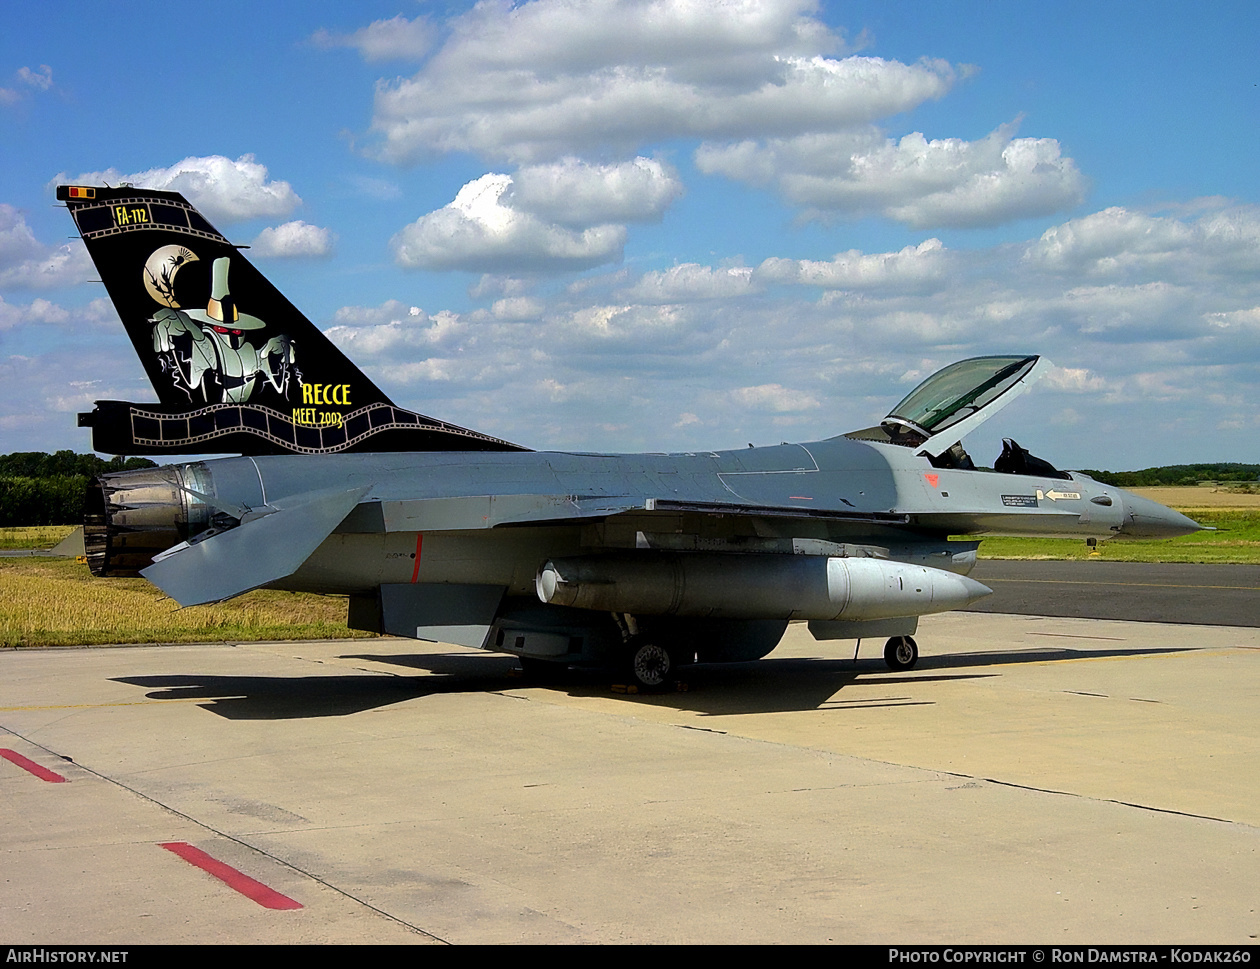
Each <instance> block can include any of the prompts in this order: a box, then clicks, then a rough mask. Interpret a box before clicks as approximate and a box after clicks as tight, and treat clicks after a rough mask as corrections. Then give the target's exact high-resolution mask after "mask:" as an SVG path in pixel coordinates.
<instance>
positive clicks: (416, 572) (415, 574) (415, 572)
mask: <svg viewBox="0 0 1260 969" xmlns="http://www.w3.org/2000/svg"><path fill="white" fill-rule="evenodd" d="M423 544H424V532H416V567H415V568H414V569H412V570H411V581H412V582H415V581H416V579H417V578H419V577H420V546H421V545H423Z"/></svg>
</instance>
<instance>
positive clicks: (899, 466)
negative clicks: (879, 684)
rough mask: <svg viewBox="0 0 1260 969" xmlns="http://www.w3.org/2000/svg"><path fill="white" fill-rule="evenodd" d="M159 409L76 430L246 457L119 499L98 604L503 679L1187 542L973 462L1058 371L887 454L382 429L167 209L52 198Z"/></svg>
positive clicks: (877, 614)
mask: <svg viewBox="0 0 1260 969" xmlns="http://www.w3.org/2000/svg"><path fill="white" fill-rule="evenodd" d="M57 198H58V199H60V200H62V201H64V202H65V203H66V205H67V207H68V208H69V210H70V214H71V215H72V216H73V217H74V220H75V223H76V225H77V226H78V229H79V233H80V234H81V235H82V237H83V240H84V242H85V243H86V244H87V248H88V252H89V253H90V254H91V257H92V259H93V260H94V261H95V263H96V266H97V268H98V269H99V270H100V274H101V279H102V281H103V282H104V284H105V287H106V289H107V290H108V292H109V295H110V298H111V299H112V300H113V302H114V305H115V306H116V307H117V309H118V313H119V315H120V316H121V318H122V321H123V324H124V326H125V327H126V329H127V333H128V335H129V336H130V338H131V341H132V343H133V344H134V345H135V348H136V351H137V352H138V353H139V355H140V358H141V360H142V361H143V363H144V366H145V369H146V371H147V373H148V376H149V379H150V381H151V382H152V384H153V387H154V388H155V390H156V391H157V396H158V398H159V400H158V402H157V403H149V404H144V403H131V402H123V401H97V403H96V408H95V409H94V410H93V411H92V412H91V413H88V414H81V415H80V419H79V421H80V424H81V425H82V426H86V427H90V428H91V429H92V439H93V447H94V448H95V450H97V451H103V452H107V453H115V454H128V455H137V454H147V455H159V454H160V455H180V454H186V455H201V454H214V453H223V454H233V455H240V456H239V457H224V458H219V459H216V460H210V461H195V462H191V463H183V464H171V465H167V466H165V467H161V468H156V469H148V470H142V471H130V472H124V473H119V474H107V475H103V476H101V477H100V478H97V479H96V480H94V481H93V482H92V483H91V484H90V486H89V494H88V511H87V517H86V522H85V526H84V540H85V546H86V551H87V556H88V561H89V564H90V566H91V569H92V571H93V572H94V573H95V574H96V575H98V576H134V575H143V576H144V577H145V578H147V579H148V580H149V581H150V582H152V583H153V584H154V585H156V586H157V587H158V588H159V589H161V590H162V591H163V592H165V593H166V594H167V595H169V596H170V597H171V598H173V599H175V600H176V601H178V602H179V603H181V604H183V605H186V606H188V605H195V604H198V603H206V602H218V601H222V600H224V599H230V598H232V597H233V596H237V595H240V594H241V593H243V592H246V591H248V590H250V589H256V588H259V587H262V586H266V587H268V588H273V589H289V590H298V591H307V592H318V593H323V594H325V595H336V596H344V597H346V599H347V600H348V603H349V624H350V626H351V627H352V628H355V629H365V630H371V631H375V632H380V633H389V634H394V635H399V636H409V637H414V638H417V639H426V640H434V641H438V642H446V643H455V644H460V645H464V646H472V647H478V648H482V649H488V650H497V651H501V652H505V653H511V654H514V655H516V656H518V657H519V658H520V661H521V664H522V666H524V667H525V669H526V670H527V672H528V671H531V670H535V671H536V670H547V669H551V668H556V667H558V666H559V665H595V664H599V665H607V666H615V667H617V668H619V669H620V670H621V671H622V672H623V673H624V675H625V676H626V677H628V678H629V679H630V680H631V681H632V682H633V683H635V684H637V685H638V686H640V687H642V688H647V689H651V688H659V687H661V686H663V685H665V684H668V683H669V682H671V681H672V680H673V679H674V678H676V676H677V671H678V668H679V667H681V666H684V665H686V664H689V663H695V662H704V663H720V662H739V661H750V660H757V659H760V658H762V657H764V656H765V655H767V654H768V653H769V652H770V651H771V650H773V649H774V648H775V646H776V645H777V644H778V642H779V640H780V638H781V637H782V636H783V633H784V630H785V629H786V628H787V624H788V623H789V622H791V621H793V620H799V621H806V622H808V624H809V630H810V632H811V633H812V634H813V635H814V636H815V637H817V638H818V639H863V638H868V637H879V638H884V637H887V645H886V646H885V649H884V658H885V660H886V662H887V664H888V666H889V667H891V668H892V669H894V670H903V669H909V668H910V667H912V666H914V664H915V662H916V661H917V659H918V646H917V644H916V643H915V641H914V638H913V636H914V633H915V632H916V630H917V626H918V618H919V616H922V615H927V614H930V613H936V612H945V611H948V610H951V609H958V608H961V607H964V606H966V605H967V604H969V603H971V602H974V601H976V600H977V599H979V598H981V597H983V596H985V595H988V594H989V592H990V590H989V589H988V588H986V587H985V586H983V585H981V584H980V583H979V582H976V581H974V580H973V579H970V578H967V573H968V572H969V571H971V568H972V566H973V565H974V564H975V560H976V547H977V545H978V542H962V541H951V540H950V538H949V536H950V535H957V534H969V535H982V534H994V535H997V534H1001V535H1043V536H1062V537H1079V538H1082V539H1088V538H1095V539H1115V538H1146V537H1156V536H1171V535H1179V534H1186V533H1189V532H1193V531H1196V530H1197V529H1198V528H1199V526H1198V525H1197V524H1196V523H1195V522H1193V521H1191V520H1190V519H1189V518H1186V517H1185V516H1183V515H1180V514H1178V513H1177V512H1175V511H1172V510H1170V509H1168V508H1165V507H1163V506H1162V505H1159V504H1156V503H1154V502H1152V501H1148V500H1146V499H1143V498H1140V497H1138V496H1136V495H1132V494H1129V493H1127V492H1124V491H1121V490H1120V489H1118V488H1113V487H1110V486H1107V485H1103V484H1100V483H1099V482H1097V481H1094V480H1093V479H1092V478H1089V477H1087V476H1086V475H1083V474H1080V473H1076V472H1071V473H1069V472H1065V471H1060V470H1058V469H1056V468H1055V467H1054V466H1053V465H1051V464H1050V463H1049V462H1047V461H1045V460H1042V459H1040V458H1037V457H1034V456H1033V455H1031V454H1029V453H1028V452H1027V451H1026V450H1024V449H1023V448H1021V447H1020V446H1019V445H1018V444H1016V443H1015V442H1014V441H1012V440H1007V441H1006V445H1005V448H1004V449H1003V452H1002V454H1001V455H1000V457H998V459H997V460H996V461H995V463H994V468H993V470H987V469H982V468H977V467H976V466H975V464H974V463H973V462H972V459H971V458H970V457H969V456H968V454H967V452H966V450H964V448H963V445H962V441H963V438H964V437H965V436H966V435H967V434H968V433H969V432H970V431H972V430H974V429H975V428H976V427H977V426H978V425H979V424H980V423H981V422H983V421H985V420H987V419H988V418H989V417H991V416H992V415H993V414H994V413H995V412H996V411H997V410H999V409H1000V408H1001V407H1003V406H1005V405H1006V404H1007V403H1009V402H1010V401H1011V400H1012V399H1014V398H1015V397H1017V396H1019V395H1020V394H1022V393H1023V392H1024V391H1025V390H1027V389H1028V388H1029V386H1030V385H1031V384H1032V383H1033V381H1035V380H1036V379H1037V378H1038V377H1040V376H1041V374H1042V373H1043V372H1044V371H1045V370H1046V369H1047V368H1048V366H1049V364H1048V362H1047V361H1046V360H1043V359H1041V358H1040V357H1038V356H1035V355H1023V354H1020V355H1006V356H988V357H976V358H973V359H969V360H963V361H961V362H959V363H955V364H953V365H951V366H948V367H946V368H945V369H943V370H941V371H940V372H938V373H936V374H934V375H932V376H931V377H929V378H928V379H927V380H925V381H924V382H923V383H922V384H920V385H919V386H918V387H917V388H915V389H914V391H912V392H911V393H910V395H909V396H908V397H906V398H905V399H904V400H902V401H901V402H900V403H899V404H897V406H896V407H894V408H893V409H892V410H891V411H890V412H889V414H888V416H887V417H886V418H884V420H883V421H882V422H881V423H880V424H879V425H878V426H875V427H870V428H865V429H863V430H858V431H853V432H851V433H848V434H842V435H839V436H837V437H832V438H827V439H826V440H822V441H810V442H806V443H803V444H783V445H779V446H775V447H760V448H748V449H746V450H738V451H696V452H689V453H685V454H576V453H562V452H546V451H531V450H529V449H527V448H525V447H521V446H519V445H516V444H511V443H509V442H507V441H503V440H499V439H498V438H494V437H491V436H489V435H486V434H480V433H477V432H476V431H471V430H467V429H466V428H462V427H457V426H455V425H452V424H446V423H443V422H442V421H439V420H435V419H433V418H430V417H425V416H423V415H421V414H417V413H414V412H412V411H409V410H405V409H403V408H401V407H398V406H396V405H395V404H394V403H393V402H392V401H391V400H390V399H389V398H388V397H387V396H386V395H385V394H384V393H382V392H381V390H380V389H379V388H377V387H376V385H375V384H373V383H372V381H371V380H370V379H368V377H367V376H365V375H364V374H363V373H362V372H360V371H359V370H358V369H356V368H355V367H354V365H353V364H352V363H350V361H349V360H348V359H346V357H345V356H344V355H343V354H342V353H341V352H340V351H339V350H338V349H337V348H336V347H335V346H333V344H332V343H331V342H330V341H329V340H328V339H327V338H326V337H325V336H324V335H323V334H322V333H321V332H320V331H319V330H318V329H317V328H316V327H315V326H314V325H313V324H312V323H311V322H310V321H308V320H307V319H306V317H304V316H303V315H302V314H301V313H300V312H299V311H298V310H297V309H296V308H295V307H294V306H293V305H292V304H291V303H289V302H288V301H287V300H286V299H285V298H284V297H283V296H281V295H280V293H279V292H278V291H277V290H276V289H275V288H274V287H273V286H272V285H271V284H270V283H268V282H267V280H266V279H264V278H263V277H262V275H261V274H260V273H259V272H258V271H257V270H256V269H255V268H254V267H253V266H252V265H250V263H249V262H248V261H247V260H246V259H245V258H244V256H242V255H241V253H240V251H239V250H238V249H237V248H236V247H234V246H233V245H232V244H231V243H230V242H229V241H228V240H227V239H226V238H224V237H223V236H222V235H221V234H220V233H219V232H218V231H217V230H216V229H215V228H214V227H213V226H212V225H210V223H209V222H207V221H206V219H205V218H203V217H202V216H201V215H200V214H199V213H198V212H197V211H196V210H195V209H194V208H193V207H192V206H191V205H189V203H188V202H187V201H186V200H185V199H184V198H183V197H182V196H181V195H179V194H178V193H175V192H160V191H148V190H142V189H136V188H130V187H125V186H124V187H120V188H101V187H92V186H60V187H59V188H58V189H57Z"/></svg>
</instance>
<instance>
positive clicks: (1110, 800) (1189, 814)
mask: <svg viewBox="0 0 1260 969" xmlns="http://www.w3.org/2000/svg"><path fill="white" fill-rule="evenodd" d="M959 776H960V777H965V776H967V775H965V774H960V775H959ZM975 780H980V781H988V782H989V783H990V784H997V785H998V786H999V787H1014V788H1017V789H1019V790H1022V791H1038V792H1040V793H1042V794H1058V795H1060V796H1061V797H1078V798H1080V799H1081V800H1084V801H1097V802H1098V803H1100V804H1120V805H1123V806H1124V807H1131V808H1137V809H1138V810H1139V811H1154V812H1155V813H1156V814H1175V815H1177V816H1178V817H1182V818H1198V819H1199V820H1200V821H1216V822H1219V823H1220V824H1239V825H1243V826H1244V827H1251V825H1248V824H1246V822H1244V821H1234V820H1232V819H1230V818H1218V817H1214V816H1213V815H1211V814H1195V813H1194V812H1193V811H1178V810H1176V809H1175V808H1162V807H1154V806H1153V805H1150V804H1137V803H1135V802H1133V801H1121V800H1119V799H1117V798H1114V797H1090V796H1089V795H1088V794H1078V793H1076V792H1075V791H1056V790H1055V789H1054V788H1050V787H1036V786H1034V785H1032V784H1017V783H1015V782H1014V781H1000V780H998V779H997V778H994V777H976V778H975Z"/></svg>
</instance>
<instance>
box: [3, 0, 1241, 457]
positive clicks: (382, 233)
mask: <svg viewBox="0 0 1260 969" xmlns="http://www.w3.org/2000/svg"><path fill="white" fill-rule="evenodd" d="M1258 26H1260V7H1257V6H1256V5H1255V4H1252V3H1225V2H1220V3H1210V4H1199V5H1189V4H1184V3H1159V2H1142V3H1107V2H1104V3H1097V2H1091V3H1077V2H1061V3H1055V4H1031V3H1015V2H1009V3H1003V2H994V0H986V2H974V3H969V2H937V3H933V2H925V0H919V2H895V0H879V2H869V3H868V2H854V3H822V4H815V3H810V2H805V0H762V2H738V0H731V2H728V0H659V2H656V0H643V2H625V0H533V2H528V3H516V4H513V3H509V2H483V3H477V4H470V3H461V2H448V3H442V2H434V3H415V2H406V0H397V2H395V3H394V4H385V3H380V2H375V0H364V2H358V3H355V4H345V3H332V2H318V0H314V2H306V3H302V4H275V5H273V4H259V3H240V2H232V0H227V2H218V3H215V4H209V5H200V4H169V3H162V4H158V3H144V2H134V3H57V2H55V0H54V2H43V3H34V2H27V0H6V3H5V4H4V5H3V6H2V7H0V453H8V452H12V451H23V450H49V451H51V450H58V449H62V448H70V449H73V450H76V451H87V450H89V449H90V446H91V441H90V437H89V432H88V431H87V430H83V429H79V428H78V427H76V419H75V414H76V413H78V412H80V411H87V410H90V409H91V406H92V402H93V401H94V400H97V399H118V400H133V401H148V400H154V399H156V395H155V394H154V392H153V390H152V389H151V388H150V387H149V386H148V384H147V381H146V380H145V377H144V374H143V371H142V369H141V367H140V364H139V361H138V360H137V358H136V357H135V355H134V353H133V352H132V350H131V347H130V345H129V343H128V342H127V340H126V337H125V335H124V333H123V330H122V327H121V324H120V322H119V320H118V318H117V315H116V314H115V312H114V310H113V308H112V306H111V305H110V304H109V302H108V299H107V298H106V297H105V293H104V288H103V287H102V286H101V285H100V283H99V282H97V281H96V280H97V279H98V277H97V273H96V271H95V269H94V268H93V266H92V264H91V261H90V259H88V257H87V254H86V251H85V249H84V248H83V245H82V243H81V242H80V241H79V240H77V239H76V238H74V237H73V233H74V226H73V223H72V221H71V220H70V218H69V216H68V214H67V213H66V212H65V211H64V210H63V209H62V208H60V207H58V205H57V204H56V202H55V199H54V187H55V186H56V185H57V184H58V183H80V184H102V183H109V184H118V183H120V182H130V183H132V184H135V185H138V186H143V187H150V188H161V189H173V190H177V191H180V192H183V193H184V195H185V196H186V197H187V198H188V199H189V200H190V201H191V202H192V203H193V204H194V205H196V206H197V207H198V208H200V209H201V210H202V212H203V213H204V214H205V215H206V216H207V217H208V218H209V219H210V220H211V221H212V222H213V223H214V224H215V225H216V227H217V228H219V230H220V231H222V232H223V233H224V234H225V235H227V237H228V238H229V239H231V240H232V241H233V242H235V243H238V244H241V245H249V246H250V247H251V248H250V249H249V250H248V251H247V252H246V255H247V257H248V258H249V259H250V260H251V261H252V262H254V263H255V265H257V266H258V267H259V268H260V269H261V270H262V272H263V273H264V274H266V275H267V276H268V277H269V278H270V279H271V280H272V282H273V283H275V284H276V285H277V287H278V288H279V289H280V290H281V291H282V292H284V293H285V295H286V296H288V297H289V299H290V300H292V301H293V302H294V303H295V304H296V305H297V306H298V307H299V308H300V309H301V310H302V311H303V312H304V313H305V314H306V315H307V316H308V317H310V319H311V320H312V321H314V322H315V323H316V325H318V326H319V327H320V328H321V329H322V330H324V331H325V332H326V333H327V334H328V335H329V336H330V338H331V339H333V340H334V341H335V342H336V343H337V344H338V345H339V346H340V347H341V348H342V349H343V350H344V351H345V352H346V353H347V355H348V356H349V357H350V358H351V359H352V360H354V361H355V362H356V363H357V364H358V365H359V366H360V367H361V368H362V369H363V370H364V371H365V372H366V373H367V374H368V375H369V376H370V377H371V378H372V379H373V380H374V381H376V383H377V384H378V385H380V386H381V387H382V388H383V389H384V390H385V391H386V392H387V393H389V394H390V395H391V396H392V397H393V398H394V400H395V402H396V403H398V404H400V405H402V406H405V407H410V408H412V409H415V410H418V411H420V412H421V413H424V414H428V415H430V416H433V417H436V418H439V419H442V420H445V421H449V422H453V423H456V424H461V425H463V426H465V427H471V428H474V429H476V430H479V431H482V432H485V433H488V434H492V435H495V436H498V437H502V438H505V439H508V440H511V441H514V442H517V443H519V444H523V445H526V446H528V447H533V448H540V449H566V450H593V451H640V450H648V451H678V450H697V449H718V448H729V447H745V446H746V445H747V444H749V443H752V444H757V445H761V444H777V443H779V442H780V441H810V440H818V439H820V438H825V437H830V436H834V435H836V434H840V433H843V432H845V431H848V430H854V429H857V428H861V427H867V426H870V425H872V424H876V423H878V421H879V419H880V418H881V417H882V416H883V415H884V414H886V413H888V411H889V410H890V409H891V408H892V406H893V405H894V404H895V403H896V402H897V401H898V400H900V399H901V398H902V397H903V396H905V394H907V393H908V392H909V391H910V390H911V389H913V387H914V386H915V385H916V384H917V383H918V382H919V381H920V380H922V379H923V378H924V377H926V376H927V375H928V374H930V373H932V372H933V371H934V370H936V369H939V368H940V367H943V366H945V365H947V364H949V363H951V362H953V361H955V360H959V359H962V358H964V357H969V356H979V355H986V354H1008V353H1038V354H1042V355H1044V356H1045V357H1047V358H1048V359H1049V360H1051V361H1053V363H1054V364H1055V367H1054V369H1053V370H1051V371H1050V372H1049V373H1048V375H1047V376H1046V377H1045V378H1044V379H1043V380H1042V381H1041V382H1040V383H1039V384H1038V385H1037V387H1036V388H1035V389H1034V391H1033V392H1031V393H1029V394H1026V395H1025V396H1024V397H1023V398H1021V399H1020V400H1019V401H1017V402H1016V403H1014V404H1012V405H1011V406H1010V407H1009V408H1008V409H1007V410H1006V411H1004V412H1003V413H1002V414H1001V415H1000V416H998V417H995V418H994V419H993V420H991V421H990V422H989V423H988V424H986V425H985V426H984V427H983V428H981V429H980V430H979V431H977V432H975V434H973V435H972V437H970V438H968V440H967V441H966V444H967V446H968V449H969V450H970V451H971V452H972V454H973V455H974V457H975V458H976V460H977V463H982V464H990V463H991V462H992V460H993V458H994V457H996V455H997V453H998V451H999V450H1000V449H1001V438H1002V437H1013V438H1014V439H1016V440H1017V441H1019V443H1020V444H1021V445H1023V446H1024V447H1026V448H1028V449H1030V450H1032V451H1033V452H1034V453H1036V454H1038V455H1040V456H1042V457H1045V458H1046V459H1047V460H1050V461H1051V462H1052V463H1054V464H1056V465H1058V466H1059V467H1064V468H1098V469H1106V470H1113V471H1114V470H1129V469H1135V468H1143V467H1149V466H1154V465H1162V464H1174V463H1190V462H1201V461H1202V462H1206V461H1241V462H1260V443H1257V442H1260V187H1258V182H1257V178H1256V172H1257V162H1256V159H1258V158H1260V62H1257V59H1256V56H1255V54H1256V51H1257V50H1260V29H1258Z"/></svg>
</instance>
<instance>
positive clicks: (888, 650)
mask: <svg viewBox="0 0 1260 969" xmlns="http://www.w3.org/2000/svg"><path fill="white" fill-rule="evenodd" d="M918 661H919V644H918V643H916V642H915V641H914V639H912V638H911V637H910V636H894V637H893V638H892V639H890V640H888V642H887V643H885V644H884V662H885V663H887V664H888V668H889V669H890V670H896V671H898V672H901V671H903V670H909V669H913V668H914V664H915V663H917V662H918Z"/></svg>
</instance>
